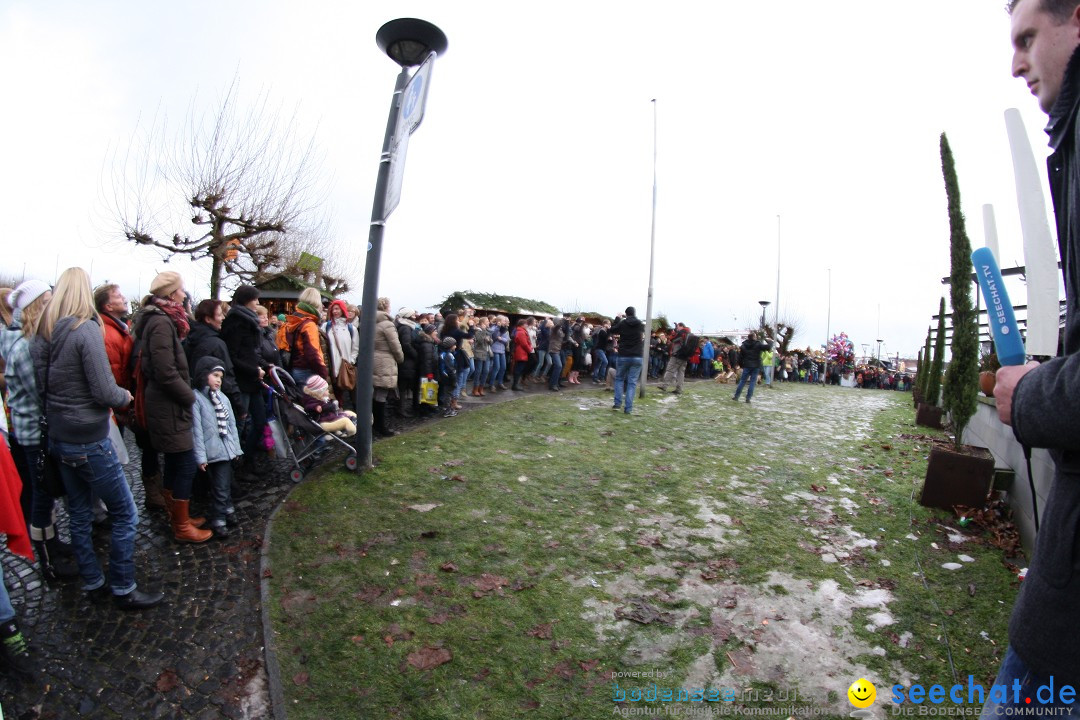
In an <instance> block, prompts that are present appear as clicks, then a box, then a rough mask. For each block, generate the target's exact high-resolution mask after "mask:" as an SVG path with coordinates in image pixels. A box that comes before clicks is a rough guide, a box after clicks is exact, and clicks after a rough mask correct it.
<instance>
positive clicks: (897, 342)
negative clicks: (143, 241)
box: [0, 0, 1046, 356]
mask: <svg viewBox="0 0 1080 720" xmlns="http://www.w3.org/2000/svg"><path fill="white" fill-rule="evenodd" d="M1003 4H1004V2H994V1H993V0H991V1H990V2H987V1H986V0H950V1H949V2H945V3H920V4H916V5H904V6H898V5H896V4H890V3H876V2H874V3H870V2H866V1H865V0H858V1H855V0H850V1H841V2H835V3H831V4H828V5H821V4H814V3H806V2H802V1H796V0H779V1H778V2H771V3H749V2H743V3H731V2H681V3H652V4H649V5H648V6H646V7H637V6H635V5H634V4H627V3H623V2H583V1H582V0H577V1H576V2H568V1H563V0H552V1H551V2H547V3H544V4H542V5H522V4H520V3H505V2H454V3H448V2H407V1H404V0H396V1H395V2H379V1H375V0H365V1H364V2H362V3H359V2H318V1H309V2H305V3H296V2H280V1H277V0H260V1H259V2H253V1H252V2H229V1H228V0H214V1H213V2H177V3H164V4H163V3H145V2H134V1H130V2H127V1H120V0H117V1H115V2H100V1H95V2H74V1H65V0H56V1H54V2H48V3H41V2H29V1H26V2H24V1H20V0H14V1H13V0H7V1H6V2H4V3H2V4H0V68H3V69H2V70H0V93H2V96H3V97H4V99H5V102H4V106H5V110H4V112H3V113H0V137H2V138H3V140H2V142H3V147H4V152H3V163H2V165H0V167H2V171H0V213H2V215H3V217H4V221H5V222H4V224H3V228H4V229H3V233H4V241H3V247H4V251H3V255H2V258H3V259H2V261H0V270H2V271H4V272H5V273H7V274H15V275H21V274H22V272H23V269H24V267H25V269H26V272H27V273H28V274H30V275H34V276H38V277H41V278H43V279H48V280H52V279H54V278H55V275H56V270H57V268H59V269H60V270H63V269H64V268H65V267H68V266H70V265H72V264H80V265H83V266H84V267H86V268H87V269H88V270H92V275H93V277H94V280H95V281H102V280H105V279H109V280H112V281H114V282H119V283H120V284H121V285H122V286H123V288H124V290H125V292H126V293H127V294H128V296H129V297H135V296H137V295H138V294H139V293H141V292H145V291H146V290H147V287H148V285H149V282H150V279H151V278H152V277H153V275H154V274H155V273H156V272H157V271H159V270H162V269H166V268H169V269H176V270H179V271H181V272H182V273H183V274H184V275H185V278H186V279H187V283H188V286H189V289H192V290H193V292H194V293H195V294H196V295H197V296H206V294H207V291H208V286H207V278H208V276H209V273H208V269H209V268H208V267H205V266H201V265H192V264H191V263H190V262H189V261H188V260H187V259H186V258H178V259H175V260H173V261H172V263H170V264H169V265H167V266H166V265H164V264H163V263H162V261H161V259H160V257H159V256H158V255H156V254H155V253H154V252H152V251H149V250H145V249H137V248H135V247H134V246H131V245H126V244H125V243H124V241H123V237H122V234H121V233H120V225H119V222H118V220H117V219H116V218H115V216H113V215H112V214H111V213H110V209H111V205H112V204H113V203H114V198H113V197H111V195H112V188H113V187H114V185H116V184H117V178H116V177H115V174H116V170H115V169H114V163H113V162H112V161H111V158H112V157H113V156H114V154H115V153H117V152H118V151H119V152H123V151H124V150H125V148H127V147H128V146H129V145H130V142H131V140H130V139H131V137H132V136H133V134H134V133H135V132H136V131H137V129H139V128H140V127H146V126H147V125H148V124H153V121H154V119H155V118H166V119H167V121H168V123H171V124H173V125H175V124H179V121H182V120H183V118H184V117H185V116H186V115H187V114H188V112H189V111H190V110H192V109H194V110H195V112H196V113H203V112H207V111H211V110H212V109H213V108H214V107H216V106H217V105H218V104H219V103H220V101H221V98H222V97H223V95H224V93H225V91H226V90H227V88H228V86H229V84H230V83H231V82H232V80H233V78H234V77H235V78H236V79H237V80H238V82H239V88H240V97H241V102H242V103H248V102H252V101H254V100H255V98H256V97H257V96H258V95H259V94H260V93H262V92H265V93H268V94H269V96H270V98H271V104H274V105H280V106H282V107H284V108H286V115H291V113H292V109H293V108H297V116H296V121H295V122H296V127H297V129H298V131H299V132H300V133H301V134H304V135H307V134H311V133H314V134H315V138H316V143H317V145H318V147H319V148H320V150H321V152H322V153H323V155H324V159H323V163H322V170H323V172H324V173H325V179H326V182H327V183H328V186H329V187H330V188H331V189H330V191H329V192H328V194H327V196H326V210H327V212H328V213H329V214H330V216H331V218H332V220H331V222H332V231H333V234H334V236H335V237H336V238H337V239H338V241H339V243H340V246H341V252H343V253H349V254H350V256H351V257H353V258H354V262H353V265H354V266H355V271H356V272H355V282H354V283H353V285H354V287H355V291H354V292H353V293H351V294H350V298H351V299H352V300H353V301H359V299H360V288H361V285H362V278H363V254H364V248H365V246H366V243H367V234H368V227H369V219H370V215H371V204H372V195H373V192H374V185H375V178H376V174H377V170H378V157H379V152H380V149H381V143H382V136H383V130H384V128H385V123H386V117H387V111H388V109H389V103H390V96H391V92H392V90H393V86H394V79H395V75H396V72H397V66H396V65H395V64H394V63H393V62H391V61H390V60H389V59H388V58H387V57H386V56H385V55H383V54H382V53H381V52H380V51H379V50H378V48H377V47H376V45H375V32H376V30H377V29H378V28H379V26H380V25H382V24H383V23H384V22H386V21H387V20H390V19H393V18H395V17H419V18H423V19H426V20H429V21H431V22H433V23H435V24H436V25H438V26H439V27H440V28H442V30H443V31H444V32H445V33H446V35H447V37H448V39H449V43H450V46H449V50H448V52H447V53H446V54H445V56H444V57H442V58H440V59H439V60H438V62H437V63H436V64H435V67H434V73H433V77H432V84H431V90H430V95H429V98H428V105H427V113H426V116H425V119H424V122H423V124H422V125H421V127H420V128H419V129H418V130H417V132H416V134H415V135H414V136H413V137H412V139H411V142H410V145H409V151H408V161H407V165H406V170H405V179H404V186H403V190H402V197H401V204H400V205H399V207H398V208H397V210H396V211H395V212H394V214H393V215H392V216H391V217H390V219H389V220H388V222H387V226H386V232H385V245H384V250H383V256H382V264H381V267H382V271H381V277H380V285H379V294H380V295H388V296H389V297H390V298H391V302H392V303H393V307H394V308H398V307H401V306H403V305H408V306H412V307H414V308H416V309H422V308H426V307H427V306H431V305H433V304H435V303H436V302H438V300H439V299H440V298H442V297H445V296H446V295H447V294H449V293H450V292H452V291H454V290H469V289H471V290H475V291H481V292H493V293H499V294H506V295H519V296H523V297H530V298H536V299H539V300H543V301H546V302H548V303H551V304H553V305H556V306H557V307H559V308H561V309H562V310H564V311H574V310H596V311H599V312H603V313H606V314H614V313H615V312H617V311H621V310H622V309H623V308H624V307H625V306H626V305H631V304H632V305H636V306H637V307H638V309H639V314H640V315H641V316H644V315H645V306H646V299H647V289H648V284H649V283H648V278H649V240H650V229H651V218H652V215H651V213H652V184H653V105H652V103H651V102H650V101H651V100H652V99H653V98H655V99H656V101H657V103H656V109H657V119H658V123H657V127H658V160H657V176H658V203H657V212H656V266H655V279H654V315H656V314H659V313H664V314H666V315H667V316H668V318H669V319H670V320H672V321H676V320H678V321H683V322H685V323H687V324H689V325H691V326H692V327H693V328H694V329H702V328H703V329H704V330H706V331H710V332H711V331H717V330H721V329H730V328H732V327H742V326H745V325H747V324H749V323H751V322H754V319H755V318H757V317H759V316H760V312H761V310H760V306H759V305H758V301H759V300H770V301H771V302H773V303H775V302H776V299H777V298H776V296H777V261H778V252H777V249H778V244H779V249H780V251H779V273H780V291H779V314H780V317H781V318H782V319H783V318H785V317H787V318H793V319H795V320H796V321H797V322H798V324H799V327H800V329H801V330H800V333H799V335H798V337H797V339H796V343H797V344H799V345H800V346H806V345H813V346H815V347H816V346H818V345H820V344H821V343H823V342H824V341H825V338H826V322H828V323H829V330H830V331H831V333H833V334H835V333H837V332H839V331H845V332H847V333H848V335H849V336H850V337H851V338H852V339H853V340H854V342H855V343H856V348H857V352H859V351H861V348H860V347H859V346H860V345H862V344H864V343H865V344H868V345H870V346H876V341H877V338H881V339H883V340H884V348H883V351H884V352H885V353H886V354H888V355H894V354H895V353H897V352H899V353H901V354H902V355H904V356H914V354H915V352H916V350H917V348H918V347H920V346H921V345H922V341H923V338H924V337H925V334H926V328H927V326H928V324H929V323H930V316H931V315H933V314H934V313H936V311H937V304H938V298H939V297H940V296H941V295H942V294H944V293H945V291H946V287H945V286H943V285H941V282H940V280H941V278H942V277H943V276H945V275H947V274H948V273H949V267H948V263H949V251H948V239H949V229H948V220H947V215H946V200H945V191H944V185H943V181H942V177H941V166H940V159H939V154H938V136H939V134H940V133H941V132H942V131H945V132H946V133H947V135H948V137H949V141H950V143H951V144H952V147H953V151H954V154H955V158H956V167H957V172H958V175H959V180H960V189H961V196H962V200H963V208H964V212H965V214H966V216H967V221H968V232H969V235H970V237H971V241H972V244H973V246H974V247H978V246H980V245H982V244H983V238H984V235H983V227H982V225H983V223H982V209H981V208H982V205H983V204H984V203H991V204H993V205H994V208H995V213H996V218H997V227H998V234H999V243H1000V247H1001V258H1000V259H1001V264H1002V265H1003V266H1010V265H1016V264H1022V263H1023V249H1022V247H1023V246H1022V239H1021V236H1020V229H1019V218H1018V213H1017V209H1016V196H1015V186H1014V182H1013V174H1012V162H1011V159H1010V154H1009V146H1008V140H1007V136H1006V132H1005V123H1004V119H1003V113H1004V111H1005V109H1006V108H1009V107H1017V108H1019V109H1020V111H1021V113H1022V116H1023V118H1024V122H1025V124H1026V126H1027V131H1028V135H1029V137H1030V138H1031V144H1032V146H1033V148H1034V149H1035V154H1036V159H1037V163H1038V165H1039V166H1040V167H1043V166H1044V163H1043V158H1044V157H1045V155H1046V150H1045V148H1046V140H1045V135H1044V134H1043V132H1042V127H1043V125H1044V124H1045V116H1044V115H1042V114H1041V113H1040V112H1039V110H1038V106H1037V104H1036V101H1035V99H1034V98H1033V97H1032V96H1030V95H1029V94H1028V92H1027V89H1026V88H1025V86H1024V84H1023V82H1022V81H1020V80H1017V79H1014V78H1012V77H1011V76H1010V72H1009V66H1010V59H1011V49H1010V45H1009V37H1008V34H1009V19H1008V16H1007V15H1006V13H1005V12H1004V10H1003V9H1002V5H1003ZM1044 184H1045V180H1044ZM778 216H779V218H780V219H779V221H778ZM177 231H179V232H188V228H183V227H181V228H177ZM830 268H831V280H832V283H831V285H832V294H831V303H830V302H829V297H828V287H829V275H830V273H829V269H830ZM1010 290H1012V292H1013V293H1014V298H1013V301H1014V302H1015V303H1018V304H1019V303H1022V302H1023V301H1024V295H1023V292H1024V291H1023V286H1021V285H1017V286H1015V287H1010ZM774 307H775V305H771V306H770V307H769V310H768V312H769V317H770V318H771V317H772V316H773V310H774ZM830 309H831V312H830Z"/></svg>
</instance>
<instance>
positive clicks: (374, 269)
mask: <svg viewBox="0 0 1080 720" xmlns="http://www.w3.org/2000/svg"><path fill="white" fill-rule="evenodd" d="M375 44H376V45H378V47H379V49H380V50H382V51H383V52H384V53H386V54H387V55H388V56H389V57H390V59H391V60H393V61H394V62H396V63H397V64H398V65H400V66H401V72H400V73H398V76H397V81H396V83H395V85H394V95H393V98H392V100H391V102H390V117H389V118H388V119H387V121H386V134H385V135H384V136H383V146H382V154H381V156H380V157H379V174H378V177H377V179H376V181H375V199H374V201H373V202H372V204H371V228H370V230H369V231H368V247H367V261H366V262H365V264H364V292H363V299H362V300H361V308H362V312H361V315H360V354H359V355H358V356H357V358H356V412H357V414H358V415H359V418H360V421H359V422H357V423H356V425H357V431H356V442H357V460H358V466H359V467H360V468H370V467H371V414H370V413H371V411H372V404H371V402H372V398H373V395H374V387H373V386H372V382H373V379H372V374H373V373H372V371H373V367H374V364H375V313H376V310H375V306H376V302H377V298H378V296H379V260H380V258H381V256H382V238H383V228H384V227H385V226H386V217H387V215H389V214H390V212H392V211H393V210H394V207H395V206H396V204H397V194H396V193H397V191H398V190H399V189H400V185H399V184H400V181H401V172H402V167H401V164H402V163H403V162H404V151H405V147H407V141H408V137H409V135H410V134H411V133H412V131H413V130H414V129H416V125H418V124H419V122H420V120H419V118H420V117H422V113H423V106H422V100H421V101H420V105H419V106H418V105H417V98H416V97H415V96H414V95H413V94H412V93H410V95H409V97H408V98H403V96H404V95H405V90H406V86H408V85H411V82H410V81H411V80H412V79H417V76H418V75H419V74H420V71H418V72H417V73H416V75H414V76H410V75H409V68H412V67H416V66H417V65H420V64H421V63H425V61H430V60H431V58H432V57H433V55H434V56H438V55H441V54H443V53H445V52H446V47H447V41H446V35H444V34H443V31H442V30H440V29H439V28H437V27H435V26H434V25H432V24H431V23H429V22H427V21H425V20H417V19H415V18H398V19H397V20H391V21H390V22H388V23H386V24H385V25H383V26H382V27H381V28H379V30H378V32H377V33H375ZM425 66H426V65H425ZM423 69H424V68H421V69H420V70H421V71H422V70H423ZM418 79H419V80H421V84H422V85H426V84H427V83H426V82H423V80H424V78H418ZM413 87H414V88H415V90H416V94H421V93H422V94H424V95H426V92H427V88H426V87H422V86H421V87H417V86H415V85H413ZM403 100H404V102H403ZM414 110H418V111H419V112H416V113H415V114H414V113H413V111H414ZM403 114H404V119H405V120H406V122H402V119H403ZM412 117H416V119H415V121H413V120H412ZM395 160H396V161H397V162H396V163H394V161H395ZM392 165H396V170H397V174H396V176H395V177H393V178H392V177H391V166H392ZM391 193H393V194H394V196H393V197H392V198H388V196H389V195H391ZM388 199H389V200H390V202H389V203H388V202H387V201H388ZM388 205H389V207H388Z"/></svg>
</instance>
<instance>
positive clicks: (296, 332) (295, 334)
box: [280, 318, 315, 372]
mask: <svg viewBox="0 0 1080 720" xmlns="http://www.w3.org/2000/svg"><path fill="white" fill-rule="evenodd" d="M313 322H315V321H314V320H312V319H311V318H304V319H303V320H301V321H300V324H299V325H297V326H296V327H295V328H293V330H292V333H291V334H290V333H289V331H288V330H286V331H285V342H286V343H287V344H288V346H289V349H288V350H282V351H281V353H280V355H281V366H282V367H283V368H285V369H286V370H288V371H290V372H292V364H293V351H294V350H295V349H296V347H297V342H296V341H297V339H298V338H299V337H300V334H301V333H300V331H301V330H303V329H304V325H307V324H308V323H313Z"/></svg>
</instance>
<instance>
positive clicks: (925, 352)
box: [911, 328, 930, 409]
mask: <svg viewBox="0 0 1080 720" xmlns="http://www.w3.org/2000/svg"><path fill="white" fill-rule="evenodd" d="M929 374H930V328H926V347H924V348H923V349H922V351H921V352H920V354H919V367H918V371H917V372H916V373H915V383H914V384H913V385H912V388H911V395H912V400H913V401H914V402H915V408H916V409H918V407H919V404H920V403H921V402H922V401H923V394H924V393H925V392H926V378H927V376H928V375H929Z"/></svg>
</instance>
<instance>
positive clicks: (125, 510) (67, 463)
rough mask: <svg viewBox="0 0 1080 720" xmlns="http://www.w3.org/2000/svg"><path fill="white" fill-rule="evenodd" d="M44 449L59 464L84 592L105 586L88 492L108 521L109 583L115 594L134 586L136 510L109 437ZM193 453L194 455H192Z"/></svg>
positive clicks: (55, 443) (137, 514) (57, 444)
mask: <svg viewBox="0 0 1080 720" xmlns="http://www.w3.org/2000/svg"><path fill="white" fill-rule="evenodd" d="M49 452H51V453H52V454H53V456H54V457H56V459H57V460H58V461H59V463H60V475H61V477H62V478H63V479H64V487H65V488H66V489H67V496H68V517H69V518H70V522H71V526H70V529H71V546H72V549H73V550H74V551H75V560H76V561H77V562H78V564H79V574H80V575H82V579H83V589H84V590H97V589H98V588H99V587H101V586H102V585H104V584H105V575H104V574H103V573H102V572H101V565H100V564H99V563H98V559H97V556H96V555H95V554H94V541H93V538H92V537H91V521H92V519H93V517H94V513H93V510H92V509H91V504H90V503H91V495H92V494H95V495H97V496H98V497H99V498H101V500H102V501H103V502H104V503H105V507H106V508H108V510H109V518H110V519H111V520H112V536H111V539H110V542H109V587H110V588H111V589H112V591H113V594H114V595H126V594H128V593H129V592H131V591H132V590H134V589H135V561H134V560H133V557H132V556H133V554H134V552H135V525H136V524H137V523H138V522H139V512H138V510H136V508H135V500H134V498H132V497H131V489H130V488H129V487H128V484H127V479H126V478H125V477H124V468H123V467H122V466H121V465H120V461H119V460H118V459H117V457H116V450H115V449H113V444H112V440H110V439H109V438H107V437H106V438H105V439H103V440H99V441H98V442H94V443H82V444H80V443H66V442H60V441H57V440H52V441H50V442H49ZM193 454H194V453H193Z"/></svg>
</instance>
